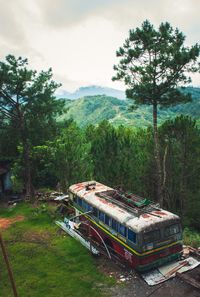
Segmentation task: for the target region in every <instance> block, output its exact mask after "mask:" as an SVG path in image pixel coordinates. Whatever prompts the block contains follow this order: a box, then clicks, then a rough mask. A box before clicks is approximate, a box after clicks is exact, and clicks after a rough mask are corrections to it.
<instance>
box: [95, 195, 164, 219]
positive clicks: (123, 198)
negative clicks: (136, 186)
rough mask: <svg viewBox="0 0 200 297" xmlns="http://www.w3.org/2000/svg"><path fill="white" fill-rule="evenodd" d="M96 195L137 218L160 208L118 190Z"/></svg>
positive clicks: (146, 200)
mask: <svg viewBox="0 0 200 297" xmlns="http://www.w3.org/2000/svg"><path fill="white" fill-rule="evenodd" d="M96 195H97V196H99V197H100V198H104V199H106V200H108V201H110V202H112V203H114V204H116V205H118V206H120V207H122V208H123V209H125V210H127V211H129V212H131V213H134V214H135V215H136V216H138V217H139V216H140V215H141V214H143V213H151V212H152V211H154V210H160V206H159V205H158V204H155V203H153V202H152V201H151V200H149V199H146V198H141V197H139V196H137V195H134V194H132V193H126V192H122V191H119V190H108V191H102V192H97V193H96ZM152 215H154V214H152ZM155 216H158V215H155Z"/></svg>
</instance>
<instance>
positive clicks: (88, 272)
mask: <svg viewBox="0 0 200 297" xmlns="http://www.w3.org/2000/svg"><path fill="white" fill-rule="evenodd" d="M17 215H23V216H24V217H25V219H24V221H21V222H16V223H14V224H13V225H12V226H10V227H9V228H8V229H6V230H4V231H3V232H2V234H3V237H4V241H5V244H6V247H7V250H8V254H9V259H10V263H11V265H12V269H13V273H14V278H15V281H16V285H17V289H18V294H19V296H20V297H46V296H48V297H87V296H88V297H91V296H92V297H98V296H105V289H104V288H105V287H107V286H110V285H111V284H114V280H113V279H112V278H108V277H107V276H105V275H103V274H102V273H101V272H100V271H99V270H98V268H97V267H96V262H95V259H94V258H93V257H92V256H91V255H90V254H89V252H88V251H87V250H86V249H85V248H84V247H82V246H81V245H80V244H79V243H78V242H76V241H75V240H74V239H73V238H70V237H68V236H67V235H64V234H63V233H62V232H60V230H59V229H58V227H57V226H56V225H55V224H54V219H53V218H52V217H51V215H49V211H48V210H46V208H45V207H43V208H42V207H40V208H39V209H35V208H32V207H31V206H30V205H27V204H21V205H19V206H17V207H15V208H13V209H11V210H5V209H0V218H1V217H7V218H12V217H15V216H17ZM0 296H1V297H10V296H13V295H12V291H11V287H10V283H9V279H8V275H7V272H6V268H5V264H4V262H3V259H2V255H1V253H0Z"/></svg>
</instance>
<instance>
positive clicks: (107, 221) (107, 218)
mask: <svg viewBox="0 0 200 297" xmlns="http://www.w3.org/2000/svg"><path fill="white" fill-rule="evenodd" d="M105 224H106V225H108V226H110V225H111V218H110V217H109V216H108V215H106V214H105Z"/></svg>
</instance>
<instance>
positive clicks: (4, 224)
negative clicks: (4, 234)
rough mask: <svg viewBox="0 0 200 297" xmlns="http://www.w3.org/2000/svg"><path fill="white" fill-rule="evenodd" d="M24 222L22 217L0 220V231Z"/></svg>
mask: <svg viewBox="0 0 200 297" xmlns="http://www.w3.org/2000/svg"><path fill="white" fill-rule="evenodd" d="M23 220H24V216H16V217H14V218H0V230H4V229H7V228H8V227H10V225H12V224H14V223H16V222H20V221H23Z"/></svg>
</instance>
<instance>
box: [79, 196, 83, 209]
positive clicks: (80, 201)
mask: <svg viewBox="0 0 200 297" xmlns="http://www.w3.org/2000/svg"><path fill="white" fill-rule="evenodd" d="M78 205H80V206H81V207H82V205H83V200H82V199H81V198H79V197H78Z"/></svg>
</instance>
